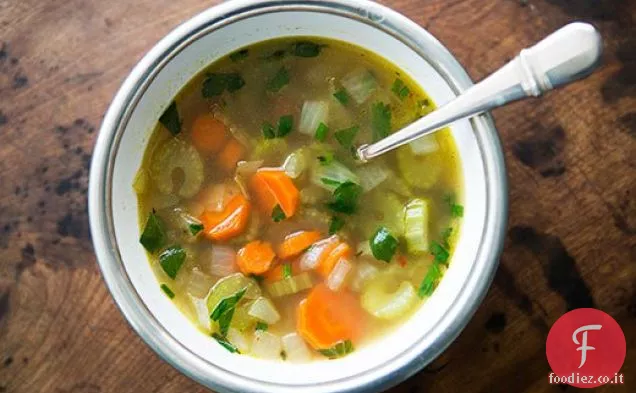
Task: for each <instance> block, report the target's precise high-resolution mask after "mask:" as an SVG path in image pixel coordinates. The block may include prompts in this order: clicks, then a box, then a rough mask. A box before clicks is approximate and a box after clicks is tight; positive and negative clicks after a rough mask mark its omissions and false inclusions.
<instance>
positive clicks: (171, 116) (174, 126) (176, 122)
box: [159, 101, 181, 135]
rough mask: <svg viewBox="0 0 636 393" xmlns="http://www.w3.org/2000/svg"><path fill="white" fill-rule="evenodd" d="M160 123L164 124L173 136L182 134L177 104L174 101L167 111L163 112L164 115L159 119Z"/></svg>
mask: <svg viewBox="0 0 636 393" xmlns="http://www.w3.org/2000/svg"><path fill="white" fill-rule="evenodd" d="M159 123H161V124H163V126H164V127H166V128H167V129H168V131H170V133H171V134H172V135H177V134H178V133H180V132H181V119H179V111H178V110H177V103H176V102H174V101H172V102H171V103H170V105H168V107H167V108H166V110H165V111H163V114H162V115H161V117H159Z"/></svg>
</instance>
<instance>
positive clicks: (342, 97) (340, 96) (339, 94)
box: [333, 89, 349, 105]
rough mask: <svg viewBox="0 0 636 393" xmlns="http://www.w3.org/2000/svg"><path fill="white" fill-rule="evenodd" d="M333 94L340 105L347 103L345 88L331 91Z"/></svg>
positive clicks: (347, 97) (347, 94)
mask: <svg viewBox="0 0 636 393" xmlns="http://www.w3.org/2000/svg"><path fill="white" fill-rule="evenodd" d="M333 96H334V97H335V98H336V100H338V102H339V103H341V104H342V105H347V104H348V103H349V93H347V91H346V90H345V89H340V90H338V91H336V92H335V93H333Z"/></svg>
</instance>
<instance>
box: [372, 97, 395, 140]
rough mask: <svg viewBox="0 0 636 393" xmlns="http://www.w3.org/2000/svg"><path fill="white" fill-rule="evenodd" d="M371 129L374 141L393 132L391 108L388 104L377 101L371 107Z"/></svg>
mask: <svg viewBox="0 0 636 393" xmlns="http://www.w3.org/2000/svg"><path fill="white" fill-rule="evenodd" d="M371 131H372V137H373V141H374V142H377V141H379V140H380V139H383V138H386V137H387V136H389V134H390V133H391V108H389V105H388V104H384V103H382V102H376V103H375V104H373V106H372V107H371Z"/></svg>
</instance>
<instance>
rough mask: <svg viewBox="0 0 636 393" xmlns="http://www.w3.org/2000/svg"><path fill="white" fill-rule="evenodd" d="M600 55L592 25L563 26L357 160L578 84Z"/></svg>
mask: <svg viewBox="0 0 636 393" xmlns="http://www.w3.org/2000/svg"><path fill="white" fill-rule="evenodd" d="M602 52H603V41H602V39H601V36H600V34H599V33H598V31H597V30H596V29H595V28H594V27H593V26H592V25H590V24H587V23H581V22H575V23H571V24H569V25H567V26H564V27H562V28H561V29H559V30H557V31H556V32H554V33H552V34H550V35H549V36H547V37H546V38H544V39H543V40H542V41H540V42H539V43H537V44H536V45H534V46H533V47H531V48H527V49H523V50H521V52H520V53H519V55H518V56H517V57H515V58H514V59H513V60H511V61H510V62H509V63H508V64H506V65H504V66H503V67H501V68H500V69H499V70H497V71H495V72H494V73H493V74H491V75H490V76H488V77H486V78H485V79H484V80H482V81H481V82H479V83H477V84H476V85H473V86H472V87H470V88H469V89H468V90H466V91H464V92H463V93H462V94H460V95H459V96H457V97H456V98H455V99H453V100H452V101H450V102H448V103H447V104H446V105H444V106H442V107H440V108H439V109H437V110H435V111H434V112H431V113H429V114H428V115H426V116H424V117H422V118H421V119H419V120H417V121H415V122H414V123H412V124H410V125H408V126H406V127H404V128H403V129H401V130H400V131H398V132H396V133H394V134H391V135H389V136H388V137H386V138H384V139H382V140H380V141H378V142H376V143H373V144H371V145H363V146H361V147H360V148H359V149H358V157H359V158H360V160H362V161H363V162H364V161H367V160H369V159H371V158H373V157H377V156H379V155H380V154H383V153H386V152H387V151H390V150H393V149H395V148H397V147H399V146H402V145H403V144H405V143H409V142H411V141H413V140H415V139H417V138H419V137H422V136H424V135H428V134H430V133H432V132H435V131H436V130H438V129H439V128H441V127H443V126H446V125H448V124H449V123H452V122H453V121H455V120H459V119H463V118H466V117H470V116H474V115H478V114H480V113H482V112H486V111H488V110H490V109H494V108H497V107H499V106H502V105H505V104H507V103H509V102H511V101H516V100H519V99H521V98H526V97H531V96H532V97H538V96H540V95H541V94H543V93H545V92H546V91H548V90H552V89H554V88H556V87H559V86H561V85H564V84H567V83H570V82H573V81H575V80H577V79H581V78H583V77H585V76H587V75H589V74H590V73H591V72H592V71H593V70H594V69H595V68H596V66H597V65H598V63H599V62H600V58H601V54H602Z"/></svg>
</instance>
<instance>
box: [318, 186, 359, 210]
mask: <svg viewBox="0 0 636 393" xmlns="http://www.w3.org/2000/svg"><path fill="white" fill-rule="evenodd" d="M323 182H324V180H323ZM360 194H362V187H360V186H359V185H357V184H355V183H353V182H350V181H347V182H344V183H342V184H340V185H339V186H338V187H337V188H336V189H335V190H334V192H333V196H332V201H331V202H329V203H328V204H327V206H328V207H329V208H330V209H331V210H333V211H335V212H337V213H344V214H353V213H355V212H356V210H357V208H358V198H359V197H360Z"/></svg>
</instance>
